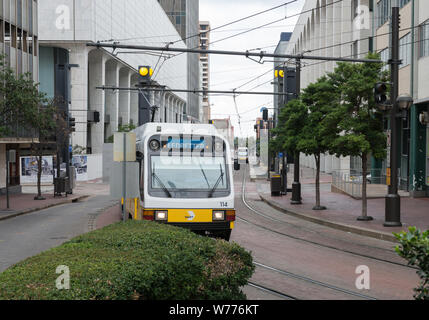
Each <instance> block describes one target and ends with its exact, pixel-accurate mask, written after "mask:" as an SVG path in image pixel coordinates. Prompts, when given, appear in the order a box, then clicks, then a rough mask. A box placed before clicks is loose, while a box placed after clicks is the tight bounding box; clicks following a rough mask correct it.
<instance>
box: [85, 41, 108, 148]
mask: <svg viewBox="0 0 429 320" xmlns="http://www.w3.org/2000/svg"><path fill="white" fill-rule="evenodd" d="M88 61H89V64H88V72H89V85H88V95H89V109H90V110H94V111H98V112H99V113H100V122H99V123H95V124H92V125H91V138H90V141H91V148H92V153H93V154H96V153H103V144H104V117H105V92H104V91H103V90H97V89H96V87H99V86H103V85H104V84H105V81H106V68H105V64H106V58H105V56H104V55H103V53H102V52H101V51H100V50H96V49H94V50H92V51H91V52H89V54H88Z"/></svg>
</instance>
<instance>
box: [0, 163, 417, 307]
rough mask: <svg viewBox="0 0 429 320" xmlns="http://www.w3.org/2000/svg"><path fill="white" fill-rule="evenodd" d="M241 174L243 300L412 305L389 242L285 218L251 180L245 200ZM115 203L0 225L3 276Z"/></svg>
mask: <svg viewBox="0 0 429 320" xmlns="http://www.w3.org/2000/svg"><path fill="white" fill-rule="evenodd" d="M245 169H246V166H245V165H242V170H241V171H240V172H235V174H234V175H235V182H234V183H235V191H236V209H237V221H236V228H235V229H234V230H233V232H232V236H231V241H235V242H237V243H239V244H240V245H242V246H243V247H245V248H246V249H248V250H249V251H251V252H252V255H253V258H254V262H256V263H257V267H256V272H255V274H254V276H253V277H252V279H251V283H252V286H246V287H245V288H244V291H245V293H246V294H247V297H248V299H252V300H259V299H261V300H262V299H264V300H265V299H269V300H273V299H290V298H294V299H353V300H354V299H359V300H360V299H372V298H376V299H412V295H413V291H412V289H413V288H414V287H415V286H416V285H417V284H418V277H417V275H416V270H415V269H411V268H408V267H406V266H405V265H404V264H405V261H403V260H402V259H401V258H399V257H398V256H397V255H396V253H395V252H394V251H393V247H394V244H393V243H391V242H386V241H382V240H377V239H372V238H367V237H363V236H359V235H354V234H349V233H346V232H343V231H339V230H335V229H332V228H328V227H324V226H321V225H317V224H313V223H311V222H308V221H303V220H300V219H298V218H294V217H290V216H287V215H285V214H284V213H282V212H279V211H277V210H275V209H273V208H271V207H269V206H268V205H267V204H265V203H263V202H262V201H260V200H259V198H258V194H257V192H256V184H255V183H253V182H250V181H249V179H248V177H247V183H246V184H245V192H244V194H245V202H243V199H242V194H243V193H242V190H243V183H242V182H243V175H244V172H245ZM247 174H248V172H247ZM116 203H117V201H113V200H111V199H110V197H109V196H107V195H97V196H93V197H91V198H88V199H87V200H85V201H82V202H78V203H73V204H68V205H63V206H59V207H54V208H49V209H46V210H42V211H39V212H35V213H31V214H27V215H23V216H19V217H16V218H13V219H9V220H5V221H1V222H0V272H1V271H4V270H5V269H7V268H8V267H10V266H11V265H13V264H15V263H17V262H19V261H21V260H24V259H26V258H27V257H30V256H33V255H36V254H38V253H40V252H42V251H44V250H47V249H50V248H52V247H56V246H58V245H60V244H62V243H63V242H65V241H67V240H68V239H71V238H73V237H75V236H77V235H79V234H82V233H85V232H88V231H90V230H91V229H92V228H93V224H94V220H95V217H96V216H97V214H98V213H100V212H102V211H104V209H105V208H107V207H110V206H112V205H113V204H116ZM246 204H247V205H246ZM249 207H250V208H249ZM358 266H367V267H368V268H369V271H370V277H369V280H370V281H369V283H370V289H369V290H367V289H363V290H362V289H358V288H356V285H355V283H356V279H357V277H358V276H359V274H356V268H357V267H358ZM270 290H274V291H275V292H273V291H270Z"/></svg>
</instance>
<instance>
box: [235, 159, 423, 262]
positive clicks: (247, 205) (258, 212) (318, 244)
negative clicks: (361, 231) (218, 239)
mask: <svg viewBox="0 0 429 320" xmlns="http://www.w3.org/2000/svg"><path fill="white" fill-rule="evenodd" d="M246 173H247V166H246V169H245V170H244V174H243V184H242V194H241V200H242V202H243V204H244V205H245V206H246V207H247V208H248V209H249V210H250V211H252V212H253V213H255V214H256V215H258V216H261V217H264V218H265V219H269V220H271V221H275V222H279V223H282V224H286V225H290V226H293V227H294V228H300V229H304V230H306V231H307V230H308V231H309V232H312V233H317V234H318V235H320V236H322V237H325V238H330V237H326V236H325V235H323V234H321V233H318V232H315V231H314V230H311V229H308V228H303V227H301V226H297V225H294V224H292V223H290V222H286V221H283V220H279V219H276V218H273V217H270V216H268V215H266V214H264V213H262V212H260V211H258V210H257V209H255V208H253V207H252V206H250V205H249V203H248V202H247V200H246V196H245V195H246ZM237 219H238V220H240V221H243V222H245V223H248V224H251V225H254V226H256V227H258V228H261V229H264V230H267V231H270V232H272V233H275V234H279V235H282V236H284V237H288V238H290V239H294V240H299V241H302V242H306V243H309V244H312V245H316V246H318V247H323V248H328V249H332V250H336V251H340V252H343V253H348V254H352V255H355V256H358V257H363V258H367V259H372V260H375V261H379V262H383V263H389V264H393V265H397V266H401V267H404V268H408V269H414V270H416V268H414V267H411V266H408V265H406V264H404V263H399V262H395V261H391V260H387V259H382V258H378V257H374V256H371V255H366V254H362V253H359V252H356V251H352V250H347V249H341V248H338V247H335V246H331V245H327V244H322V243H320V242H316V241H312V240H308V239H305V238H302V237H298V236H294V235H291V234H287V233H284V232H280V231H277V230H274V229H272V228H268V227H266V226H263V225H261V224H258V223H255V222H253V221H250V220H249V219H246V218H243V217H241V216H238V215H237ZM331 239H332V238H331ZM336 240H337V239H336ZM341 241H343V242H347V241H345V240H341ZM353 245H359V246H362V247H365V248H369V249H376V250H385V251H387V252H391V251H389V250H386V249H383V248H379V247H372V246H368V245H360V244H356V243H353Z"/></svg>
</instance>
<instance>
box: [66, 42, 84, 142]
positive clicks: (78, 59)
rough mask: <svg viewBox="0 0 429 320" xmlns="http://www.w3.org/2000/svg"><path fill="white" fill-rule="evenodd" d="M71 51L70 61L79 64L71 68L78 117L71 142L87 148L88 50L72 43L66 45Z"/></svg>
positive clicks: (74, 114)
mask: <svg viewBox="0 0 429 320" xmlns="http://www.w3.org/2000/svg"><path fill="white" fill-rule="evenodd" d="M65 49H67V50H68V51H69V63H70V64H78V65H79V67H78V68H71V79H70V80H71V83H70V84H71V106H70V111H71V114H72V117H73V118H75V119H76V132H74V133H73V134H72V138H71V144H72V145H73V146H75V145H79V146H81V147H84V148H86V147H87V142H88V137H87V134H88V132H87V122H88V113H87V112H85V111H84V110H88V72H89V70H88V60H89V59H88V50H89V48H88V47H86V46H85V45H82V44H71V45H70V46H68V47H65Z"/></svg>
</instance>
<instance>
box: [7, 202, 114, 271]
mask: <svg viewBox="0 0 429 320" xmlns="http://www.w3.org/2000/svg"><path fill="white" fill-rule="evenodd" d="M114 203H117V201H114V200H112V199H110V197H109V196H107V195H97V196H94V197H90V198H88V199H86V200H83V201H81V202H77V203H72V204H67V205H62V206H58V207H53V208H49V209H46V210H41V211H37V212H34V213H30V214H26V215H22V216H19V217H16V218H13V219H9V220H4V221H1V222H0V272H2V271H4V270H5V269H7V268H8V267H10V266H12V265H14V264H15V263H17V262H19V261H21V260H24V259H26V258H28V257H31V256H34V255H36V254H38V253H40V252H42V251H45V250H48V249H50V248H53V247H56V246H59V245H61V244H62V243H64V242H66V241H67V240H69V239H71V238H73V237H75V236H78V235H80V234H83V233H86V232H88V231H90V230H91V229H92V227H93V223H94V219H95V217H96V215H97V214H98V213H100V212H102V211H103V209H105V208H107V207H110V206H111V205H112V204H114Z"/></svg>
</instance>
